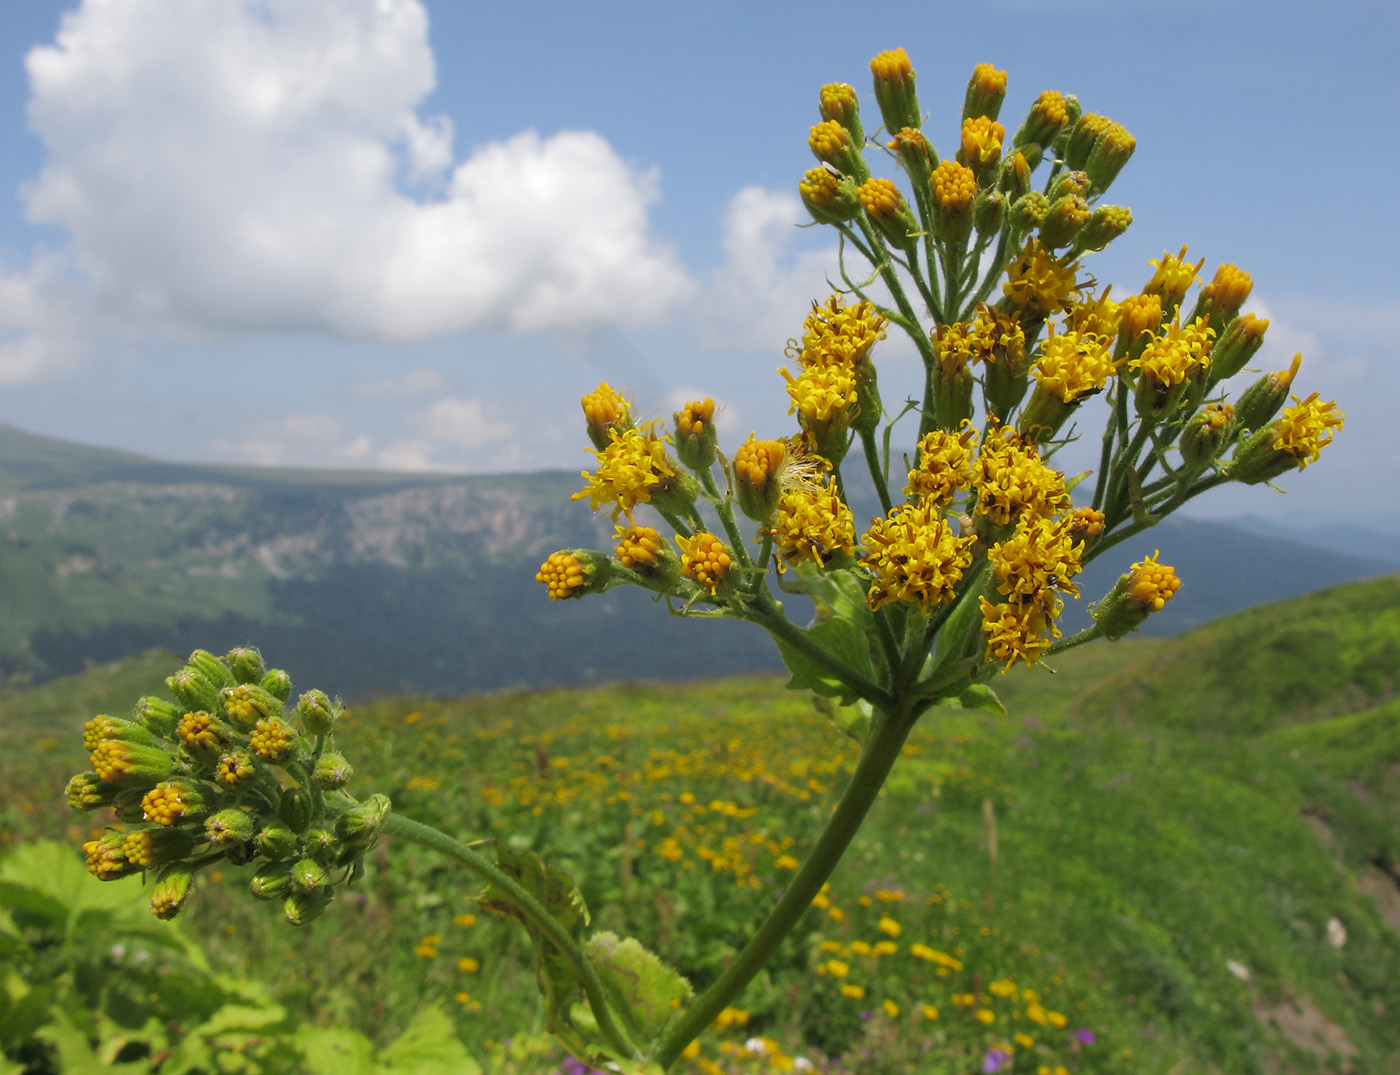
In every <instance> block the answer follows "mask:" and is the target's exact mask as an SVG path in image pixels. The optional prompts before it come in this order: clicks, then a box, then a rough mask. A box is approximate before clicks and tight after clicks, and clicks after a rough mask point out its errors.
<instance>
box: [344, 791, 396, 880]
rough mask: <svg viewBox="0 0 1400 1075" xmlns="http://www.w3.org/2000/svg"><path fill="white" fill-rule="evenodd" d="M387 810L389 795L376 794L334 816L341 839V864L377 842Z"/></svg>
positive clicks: (361, 853) (388, 808)
mask: <svg viewBox="0 0 1400 1075" xmlns="http://www.w3.org/2000/svg"><path fill="white" fill-rule="evenodd" d="M389 810H390V803H389V797H388V796H387V795H378V794H376V795H371V796H370V797H369V798H368V799H366V800H365V801H364V802H362V803H359V804H358V805H356V806H352V807H351V808H350V809H349V810H347V811H345V813H343V814H341V815H340V816H339V817H338V818H336V822H335V831H336V835H337V836H339V837H340V840H341V859H340V862H341V865H344V864H345V863H347V862H348V861H349V860H350V859H352V858H358V857H359V856H360V855H363V854H364V853H365V852H366V851H368V850H369V849H370V848H372V847H373V846H374V845H375V844H376V843H378V842H379V837H380V836H381V835H382V834H383V832H384V819H385V818H387V817H388V816H389Z"/></svg>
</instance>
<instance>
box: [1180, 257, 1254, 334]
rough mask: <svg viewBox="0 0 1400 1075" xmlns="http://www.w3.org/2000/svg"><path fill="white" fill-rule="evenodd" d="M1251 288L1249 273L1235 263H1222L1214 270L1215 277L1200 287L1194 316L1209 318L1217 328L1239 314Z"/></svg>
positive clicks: (1251, 282)
mask: <svg viewBox="0 0 1400 1075" xmlns="http://www.w3.org/2000/svg"><path fill="white" fill-rule="evenodd" d="M1253 290H1254V281H1253V280H1251V279H1250V276H1249V273H1247V272H1245V271H1244V270H1243V269H1241V268H1240V267H1239V266H1237V265H1222V266H1220V268H1218V269H1216V270H1215V278H1214V279H1212V280H1211V282H1210V283H1208V284H1206V286H1205V287H1203V288H1201V295H1200V298H1199V299H1197V300H1196V310H1195V315H1194V316H1197V317H1208V318H1210V323H1211V324H1212V325H1214V326H1215V327H1216V328H1217V329H1219V328H1220V327H1221V326H1223V325H1227V324H1229V322H1230V321H1232V320H1233V319H1234V318H1235V317H1236V315H1238V314H1239V312H1240V307H1241V306H1243V305H1244V304H1245V300H1246V299H1248V298H1249V293H1250V292H1251V291H1253Z"/></svg>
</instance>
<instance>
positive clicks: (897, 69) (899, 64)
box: [870, 49, 914, 84]
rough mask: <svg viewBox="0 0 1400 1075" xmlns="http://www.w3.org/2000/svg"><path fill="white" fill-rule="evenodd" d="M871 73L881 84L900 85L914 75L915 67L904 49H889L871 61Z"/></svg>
mask: <svg viewBox="0 0 1400 1075" xmlns="http://www.w3.org/2000/svg"><path fill="white" fill-rule="evenodd" d="M870 73H871V74H872V75H874V76H875V77H876V78H877V79H879V80H880V81H881V82H891V83H895V84H899V83H902V82H905V81H906V80H907V79H909V78H910V76H912V75H913V74H914V65H913V64H912V63H910V62H909V53H907V52H905V51H904V50H903V49H888V50H886V51H885V52H882V53H880V54H879V55H877V56H875V57H874V58H873V59H871V61H870Z"/></svg>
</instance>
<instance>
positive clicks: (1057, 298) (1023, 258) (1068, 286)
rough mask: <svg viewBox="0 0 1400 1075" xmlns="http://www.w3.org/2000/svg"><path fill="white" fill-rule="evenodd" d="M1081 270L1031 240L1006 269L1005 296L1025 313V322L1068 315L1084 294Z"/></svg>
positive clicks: (1037, 241) (1003, 291) (1038, 242)
mask: <svg viewBox="0 0 1400 1075" xmlns="http://www.w3.org/2000/svg"><path fill="white" fill-rule="evenodd" d="M1078 269H1079V265H1078V263H1077V262H1073V261H1071V262H1065V261H1062V260H1060V259H1059V258H1057V257H1055V255H1054V254H1052V253H1051V252H1050V251H1049V250H1047V249H1046V248H1045V247H1044V246H1042V245H1041V244H1040V241H1039V240H1038V239H1034V238H1031V239H1027V240H1026V245H1025V246H1024V247H1022V249H1021V252H1020V253H1019V254H1017V255H1016V257H1015V258H1014V259H1013V260H1012V262H1011V264H1010V265H1008V266H1007V268H1006V283H1004V284H1002V285H1001V289H1002V293H1003V294H1005V295H1006V297H1007V298H1008V299H1009V300H1010V301H1011V303H1012V305H1014V306H1015V307H1016V309H1017V310H1018V311H1020V312H1021V314H1022V321H1023V322H1024V321H1038V320H1040V319H1042V318H1045V317H1048V316H1049V315H1050V314H1052V313H1056V312H1068V311H1069V310H1071V309H1072V308H1073V307H1074V303H1075V301H1076V300H1077V299H1078V298H1079V297H1080V295H1081V293H1082V292H1081V290H1080V288H1079V286H1078V283H1077V281H1076V279H1075V273H1076V272H1077V271H1078Z"/></svg>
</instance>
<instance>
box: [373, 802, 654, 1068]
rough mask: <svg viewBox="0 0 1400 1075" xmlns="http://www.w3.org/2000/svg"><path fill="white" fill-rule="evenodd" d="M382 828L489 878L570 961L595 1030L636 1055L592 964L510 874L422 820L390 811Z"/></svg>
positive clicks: (617, 1047) (627, 1053)
mask: <svg viewBox="0 0 1400 1075" xmlns="http://www.w3.org/2000/svg"><path fill="white" fill-rule="evenodd" d="M384 831H385V832H386V833H387V834H389V835H390V836H401V837H403V839H405V840H412V841H413V842H414V843H416V844H421V845H422V846H424V847H426V848H429V849H431V850H433V851H437V852H438V853H439V854H443V855H446V856H447V857H448V858H451V859H455V860H456V861H458V862H460V863H461V864H462V865H463V866H465V867H466V868H467V869H469V870H471V872H472V873H474V874H476V875H477V876H478V877H480V878H481V879H482V880H483V881H489V882H490V883H491V884H492V885H494V886H495V887H496V888H497V889H498V890H499V891H500V892H502V893H504V894H505V895H506V896H507V897H508V898H509V901H510V902H511V904H512V905H513V906H514V907H515V908H516V910H518V911H519V912H520V913H521V914H522V915H523V916H524V917H525V918H526V919H527V920H528V921H529V922H530V924H531V925H532V926H534V927H535V928H536V929H537V930H539V931H540V932H541V933H543V934H544V935H545V937H547V938H548V939H549V941H550V942H551V943H552V944H554V946H555V947H556V948H558V949H559V951H560V953H561V954H562V955H563V956H564V958H565V959H567V960H568V961H569V966H570V967H572V968H573V971H574V973H575V974H577V975H578V978H579V982H580V983H581V984H582V985H583V992H584V995H585V996H587V997H588V1006H589V1007H590V1008H592V1010H593V1017H594V1018H595V1019H596V1020H597V1021H598V1030H599V1031H600V1032H601V1033H602V1035H603V1037H605V1038H607V1040H608V1044H609V1045H611V1046H612V1048H614V1049H615V1050H617V1051H618V1053H620V1054H621V1055H623V1056H633V1057H635V1056H636V1055H637V1047H636V1046H635V1045H634V1044H633V1043H632V1041H631V1040H630V1039H629V1038H628V1037H627V1035H626V1034H624V1033H623V1032H622V1029H621V1028H620V1027H619V1026H618V1025H617V1023H616V1022H615V1021H614V1020H613V1017H612V1010H611V1009H610V1008H609V1007H608V1004H607V1001H606V1000H605V999H604V994H603V983H602V982H600V981H599V980H598V975H597V974H596V973H595V972H594V970H593V966H592V964H590V963H589V962H588V959H587V957H586V956H584V954H583V951H582V949H580V948H579V946H578V943H577V942H576V941H575V940H574V939H573V938H572V937H570V936H569V934H568V933H567V932H566V931H565V930H564V927H563V926H561V925H560V924H559V922H558V921H557V920H556V919H555V917H554V916H553V915H551V914H550V913H549V912H548V911H547V910H546V909H545V908H544V907H543V906H542V905H541V904H540V902H539V900H537V899H535V897H534V896H532V895H530V893H529V892H527V891H526V890H525V889H524V888H522V887H521V886H520V885H519V884H518V883H517V882H516V880H515V879H514V878H513V877H511V876H510V875H508V874H506V873H504V872H503V871H502V870H501V869H500V867H498V866H497V865H496V864H495V863H493V862H491V861H490V860H489V859H487V858H486V857H485V856H483V855H481V854H478V853H477V852H476V851H474V850H472V849H471V848H470V847H468V846H467V845H466V844H464V843H462V842H461V841H460V840H454V839H453V838H452V837H451V836H448V835H447V834H446V833H444V832H439V831H438V830H437V829H435V828H433V827H432V826H431V825H424V824H423V823H422V822H419V821H414V820H412V819H411V818H406V817H404V816H402V815H401V814H395V813H390V814H389V816H388V817H386V818H385V819H384ZM629 1014H630V1013H629Z"/></svg>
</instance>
